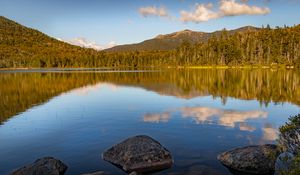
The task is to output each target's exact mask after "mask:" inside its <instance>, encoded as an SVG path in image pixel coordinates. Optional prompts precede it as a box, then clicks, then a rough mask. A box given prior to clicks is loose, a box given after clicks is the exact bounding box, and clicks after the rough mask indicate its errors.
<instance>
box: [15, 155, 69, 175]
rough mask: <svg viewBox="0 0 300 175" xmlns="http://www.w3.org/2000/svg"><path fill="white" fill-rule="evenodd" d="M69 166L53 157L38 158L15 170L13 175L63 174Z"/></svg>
mask: <svg viewBox="0 0 300 175" xmlns="http://www.w3.org/2000/svg"><path fill="white" fill-rule="evenodd" d="M66 170H67V166H66V165H65V164H64V163H63V162H61V161H60V160H57V159H55V158H53V157H44V158H41V159H37V160H36V161H35V162H34V163H32V164H30V165H27V166H24V167H22V168H20V169H18V170H15V171H14V172H12V173H11V175H63V174H64V173H65V172H66Z"/></svg>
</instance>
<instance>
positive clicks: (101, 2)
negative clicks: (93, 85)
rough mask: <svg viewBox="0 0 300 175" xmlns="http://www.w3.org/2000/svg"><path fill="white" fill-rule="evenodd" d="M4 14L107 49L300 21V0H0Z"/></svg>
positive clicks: (48, 33)
mask: <svg viewBox="0 0 300 175" xmlns="http://www.w3.org/2000/svg"><path fill="white" fill-rule="evenodd" d="M0 15H1V16H4V17H7V18H9V19H12V20H14V21H16V22H18V23H20V24H22V25H25V26H28V27H31V28H34V29H37V30H39V31H42V32H44V33H46V34H47V35H50V36H52V37H55V38H58V39H62V40H64V41H68V42H73V43H76V42H77V43H76V44H77V45H80V43H81V42H82V43H83V44H90V45H91V47H94V46H99V47H100V48H102V47H108V46H113V45H115V44H128V43H137V42H141V41H143V40H146V39H150V38H153V37H155V36H157V35H159V34H167V33H172V32H176V31H181V30H185V29H190V30H195V31H203V32H212V31H216V30H221V29H223V28H226V29H235V28H239V27H242V26H247V25H251V26H257V27H261V26H262V25H267V24H270V25H271V27H275V26H283V25H289V26H292V25H294V24H299V23H300V0H211V1H209V0H0ZM82 43H81V44H82Z"/></svg>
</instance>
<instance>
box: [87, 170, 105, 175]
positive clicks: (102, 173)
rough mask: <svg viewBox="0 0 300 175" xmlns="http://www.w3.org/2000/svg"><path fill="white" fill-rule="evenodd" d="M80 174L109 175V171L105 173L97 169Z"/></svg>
mask: <svg viewBox="0 0 300 175" xmlns="http://www.w3.org/2000/svg"><path fill="white" fill-rule="evenodd" d="M82 175H109V173H106V172H104V171H97V172H93V173H85V174H82Z"/></svg>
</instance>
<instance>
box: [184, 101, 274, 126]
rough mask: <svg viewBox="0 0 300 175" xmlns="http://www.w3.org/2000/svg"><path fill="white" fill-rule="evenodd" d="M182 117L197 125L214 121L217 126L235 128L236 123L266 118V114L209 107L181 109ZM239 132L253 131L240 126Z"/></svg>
mask: <svg viewBox="0 0 300 175" xmlns="http://www.w3.org/2000/svg"><path fill="white" fill-rule="evenodd" d="M181 112H182V116H183V117H185V118H188V117H191V118H193V119H195V121H196V122H197V123H204V122H208V123H212V122H213V121H216V122H217V123H218V124H219V125H222V126H226V127H235V126H236V124H237V123H245V122H246V121H247V120H249V119H259V118H267V116H268V113H267V112H264V111H234V110H223V109H215V108H209V107H184V108H181ZM240 128H241V130H243V129H244V130H252V131H253V130H255V128H253V127H252V128H251V127H250V126H245V125H244V124H242V125H240Z"/></svg>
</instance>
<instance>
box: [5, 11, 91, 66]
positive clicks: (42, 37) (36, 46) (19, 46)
mask: <svg viewBox="0 0 300 175" xmlns="http://www.w3.org/2000/svg"><path fill="white" fill-rule="evenodd" d="M0 48H1V51H0V68H1V67H44V66H45V65H46V64H47V63H46V62H45V61H44V59H46V58H47V57H48V58H49V60H50V59H58V60H60V61H63V60H65V59H66V58H68V59H69V61H72V60H74V59H76V58H77V57H79V56H78V55H80V54H82V55H84V54H86V53H87V52H96V51H94V50H92V49H84V48H81V47H79V46H73V45H70V44H67V43H65V42H62V41H59V40H57V39H54V38H52V37H50V36H47V35H46V34H44V33H42V32H39V31H37V30H35V29H31V28H28V27H25V26H22V25H20V24H18V23H16V22H14V21H12V20H9V19H7V18H5V17H3V16H0ZM74 53H75V54H74ZM76 55H77V56H76ZM33 60H34V62H32V61H33ZM27 62H30V65H28V64H27ZM48 64H51V67H58V66H62V67H63V66H64V65H58V64H60V63H59V61H57V62H55V63H54V61H53V63H50V62H49V63H48ZM61 64H62V63H61Z"/></svg>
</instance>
